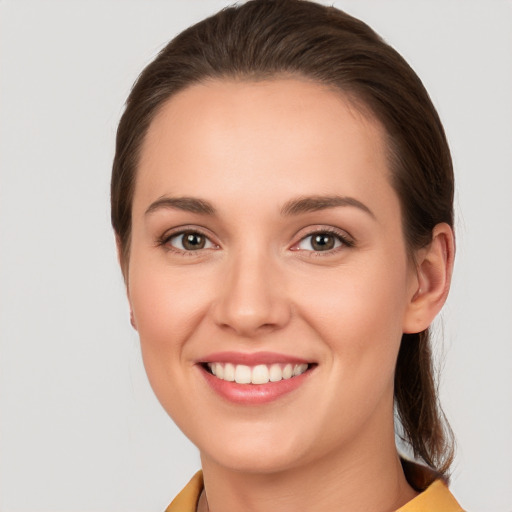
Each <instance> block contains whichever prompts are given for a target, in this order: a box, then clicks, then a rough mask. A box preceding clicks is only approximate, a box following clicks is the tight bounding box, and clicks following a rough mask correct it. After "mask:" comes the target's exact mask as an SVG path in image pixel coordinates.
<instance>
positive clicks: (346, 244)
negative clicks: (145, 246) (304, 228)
mask: <svg viewBox="0 0 512 512" xmlns="http://www.w3.org/2000/svg"><path fill="white" fill-rule="evenodd" d="M185 235H198V236H200V237H203V238H204V239H205V241H206V243H209V244H211V247H201V248H199V249H196V250H186V249H180V248H178V247H175V246H173V245H171V244H170V241H171V240H172V239H173V238H179V237H182V242H181V245H182V246H183V237H184V236H185ZM316 235H327V236H332V237H334V238H335V239H336V240H335V244H336V241H337V242H339V245H338V246H335V247H333V248H331V249H327V250H325V251H315V250H307V249H300V248H299V245H300V244H301V243H303V242H304V241H305V240H307V239H308V238H311V239H312V238H313V237H314V236H316ZM157 245H158V246H161V247H164V248H165V249H166V250H168V251H171V252H176V253H179V254H183V255H185V254H186V255H188V256H193V255H194V253H196V252H197V253H198V252H200V251H203V250H208V249H218V248H219V246H218V245H217V244H215V243H214V242H212V240H211V238H210V237H209V236H208V235H206V234H205V233H203V232H202V231H200V230H198V229H182V230H180V231H174V232H172V233H170V234H169V233H164V235H162V236H161V237H160V238H159V239H158V240H157ZM354 246H355V243H354V241H353V240H351V239H350V238H348V237H347V236H346V234H344V233H342V232H340V231H338V230H337V229H333V228H319V229H316V230H314V231H311V232H309V233H308V234H307V235H305V236H303V237H302V238H301V239H300V240H299V241H298V242H297V243H295V244H294V245H293V246H292V247H291V248H290V250H292V251H302V252H306V253H310V254H309V256H312V257H319V256H320V257H321V256H328V255H332V254H333V253H335V252H338V251H339V250H341V249H343V248H351V247H354Z"/></svg>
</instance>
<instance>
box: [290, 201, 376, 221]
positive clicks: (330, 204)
mask: <svg viewBox="0 0 512 512" xmlns="http://www.w3.org/2000/svg"><path fill="white" fill-rule="evenodd" d="M338 206H352V207H355V208H359V209H360V210H362V211H363V212H365V213H367V214H369V215H370V216H371V217H372V218H374V219H375V215H374V213H373V212H372V211H371V210H370V208H368V206H366V205H365V204H364V203H361V201H358V200H357V199H355V198H353V197H347V196H307V197H299V198H297V199H292V200H291V201H288V202H287V203H285V205H284V206H283V207H282V208H281V215H284V216H288V215H300V214H301V213H309V212H317V211H320V210H326V209H328V208H336V207H338Z"/></svg>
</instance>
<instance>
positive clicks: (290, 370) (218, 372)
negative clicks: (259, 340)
mask: <svg viewBox="0 0 512 512" xmlns="http://www.w3.org/2000/svg"><path fill="white" fill-rule="evenodd" d="M308 366H309V365H308V364H306V363H303V364H291V363H287V364H284V365H283V364H278V363H274V364H271V365H266V364H258V365H256V366H252V367H251V366H247V365H245V364H237V365H234V364H232V363H208V368H209V369H210V371H211V372H212V374H213V375H215V376H216V377H217V378H218V379H221V380H226V381H228V382H233V381H235V382H236V383H237V384H267V383H268V382H279V381H280V380H287V379H291V378H292V377H298V376H299V375H302V374H303V373H304V372H305V371H306V370H307V369H308Z"/></svg>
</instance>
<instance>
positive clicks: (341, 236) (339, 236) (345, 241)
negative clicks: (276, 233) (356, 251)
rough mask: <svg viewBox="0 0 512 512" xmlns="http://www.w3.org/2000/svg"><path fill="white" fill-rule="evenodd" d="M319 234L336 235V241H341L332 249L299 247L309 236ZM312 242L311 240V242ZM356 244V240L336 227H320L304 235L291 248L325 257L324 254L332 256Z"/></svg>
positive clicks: (311, 255) (312, 255)
mask: <svg viewBox="0 0 512 512" xmlns="http://www.w3.org/2000/svg"><path fill="white" fill-rule="evenodd" d="M317 235H327V236H332V237H334V238H335V239H336V240H335V243H336V241H338V242H339V245H338V246H337V247H336V246H335V247H333V248H331V249H327V250H325V251H315V250H307V249H299V248H298V246H299V245H300V244H301V243H303V242H304V241H305V240H307V239H308V238H310V239H313V237H314V236H317ZM311 243H312V242H310V244H311ZM354 246H355V242H354V241H353V240H352V239H351V238H349V237H348V236H347V235H346V234H345V233H344V232H341V231H339V230H337V229H334V228H318V229H315V230H314V231H311V232H309V233H308V234H307V235H305V236H303V237H302V238H301V239H300V240H299V241H298V242H297V243H296V244H294V245H293V246H292V247H291V250H293V251H303V252H306V253H309V254H308V256H310V257H314V258H318V257H324V256H331V255H332V254H335V253H337V252H338V251H340V250H342V249H346V248H351V247H354Z"/></svg>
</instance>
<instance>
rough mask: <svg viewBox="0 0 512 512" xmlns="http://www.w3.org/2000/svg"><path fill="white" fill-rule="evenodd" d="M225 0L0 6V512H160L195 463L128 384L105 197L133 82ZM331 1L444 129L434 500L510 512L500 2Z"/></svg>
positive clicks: (134, 348) (510, 13)
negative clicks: (382, 49) (402, 70)
mask: <svg viewBox="0 0 512 512" xmlns="http://www.w3.org/2000/svg"><path fill="white" fill-rule="evenodd" d="M226 4H227V2H224V1H221V0H217V1H213V0H207V1H204V0H203V1H199V0H194V1H189V2H185V1H169V0H168V1H156V0H152V1H147V0H145V1H143V0H138V1H130V0H125V1H122V0H117V1H116V0H111V1H101V2H99V1H87V2H85V1H77V0H75V1H49V0H46V1H44V2H43V1H36V0H33V1H28V0H17V1H16V0H11V1H6V0H4V1H0V59H1V60H0V66H1V67H0V91H1V96H0V115H1V117H0V122H1V126H0V144H1V146H0V165H1V175H0V336H1V338H0V343H1V345H0V457H1V459H0V464H1V465H0V511H2V512H13V511H27V512H28V511H30V512H42V511H51V512H59V511H66V512H78V511H80V512H85V511H117V510H119V511H120V510H123V511H126V512H139V511H140V512H142V511H150V510H154V511H159V510H163V509H164V508H165V506H166V505H167V504H168V502H169V501H170V499H171V498H172V497H173V496H174V494H175V493H176V492H177V491H178V490H179V489H180V488H181V487H182V486H183V485H184V484H185V483H186V481H187V480H188V478H189V477H190V476H191V475H192V474H193V472H194V471H195V470H196V469H197V468H198V467H199V457H198V455H197V453H196V450H195V448H194V447H193V446H191V445H190V444H189V442H188V441H187V440H186V439H185V438H184V437H183V436H182V434H181V433H180V432H179V431H178V430H177V428H176V427H175V426H174V425H173V423H172V422H171V421H170V420H169V419H168V418H167V417H166V415H165V413H164V412H163V411H162V410H161V409H160V406H159V405H158V403H157V401H156V399H155V398H154V397H153V395H152V392H151V390H150V389H149V386H148V384H147V381H146V377H145V374H144V370H143V367H142V364H141V359H140V354H139V347H138V341H137V337H136V334H135V333H134V332H132V330H131V327H130V325H129V321H128V307H127V304H126V301H125V297H124V288H123V283H122V279H121V275H120V272H119V270H118V268H117V264H116V257H115V252H114V241H113V236H112V232H111V229H110V226H109V206H108V189H109V173H110V165H111V161H112V156H113V146H114V135H115V129H116V123H117V121H118V119H119V116H120V114H121V112H122V105H123V102H124V99H125V98H126V95H127V93H128V91H129V88H130V86H131V84H132V82H133V80H134V79H135V78H136V76H137V74H138V73H139V71H140V70H141V69H142V67H143V66H144V65H145V64H146V63H148V62H149V60H150V59H151V58H152V57H153V56H154V55H155V53H156V52H157V51H158V50H159V49H160V48H161V47H162V45H163V44H164V43H165V42H166V41H167V40H168V39H169V38H170V37H171V36H173V35H174V34H175V33H177V32H178V31H179V30H181V29H183V28H185V27H186V26H188V25H189V24H191V23H192V22H194V21H197V20H199V19H200V18H202V17H203V16H204V15H206V14H209V13H213V12H214V11H216V10H217V9H218V8H219V7H221V6H223V5H226ZM335 5H337V6H339V7H342V8H345V9H346V10H347V11H348V12H350V13H352V14H354V15H356V16H360V17H362V18H363V19H364V20H365V21H366V22H368V23H369V24H370V25H372V26H373V27H374V28H375V29H376V30H377V31H378V32H380V33H381V34H382V35H383V36H384V37H385V38H386V39H387V40H388V41H389V42H390V43H391V44H393V45H394V46H395V47H396V48H397V49H398V50H399V51H400V52H401V53H402V54H403V55H404V56H405V58H406V59H407V60H408V61H409V62H410V63H411V65H412V66H413V67H414V68H415V69H416V71H417V72H418V74H419V75H420V76H421V77H422V79H423V80H424V83H425V85H426V87H427V89H428V90H429V91H430V93H431V95H432V98H433V100H434V103H435V104H436V106H437V107H438V109H439V111H440V114H441V117H442V119H443V121H444V123H445V127H446V130H447V133H448V137H449V139H450V141H451V146H452V149H453V156H454V162H455V167H456V174H457V186H458V192H457V203H456V211H457V236H458V254H457V262H456V271H455V276H454V283H453V289H452V294H451V297H450V299H449V302H448V304H447V305H446V307H445V309H444V313H443V315H442V316H443V318H442V322H440V323H438V324H437V327H436V331H437V332H438V333H439V334H440V336H438V338H439V341H438V345H437V347H436V350H437V354H438V356H439V359H440V361H441V363H442V366H443V373H442V380H441V398H442V401H443V404H444V407H445V410H446V413H447V415H448V417H449V419H450V420H451V423H452V426H453V429H454V430H455V433H456V435H457V439H458V456H457V459H456V462H455V466H454V474H453V479H452V489H453V491H454V493H455V494H456V496H457V497H458V499H459V501H460V502H461V503H462V505H464V506H465V507H466V508H467V509H469V510H472V511H483V512H485V511H489V512H491V511H493V512H495V511H506V512H510V511H512V462H511V461H512V439H511V438H512V434H511V433H512V334H511V332H512V321H511V318H512V291H511V290H512V271H511V266H512V265H511V262H512V236H511V235H512V229H511V224H512V222H511V220H512V202H511V199H510V198H511V193H512V178H511V174H512V173H511V168H512V167H511V164H512V122H511V119H512V100H511V91H512V58H511V57H512V30H511V29H512V4H511V3H510V2H507V1H497V0H493V1H483V0H482V1H478V2H474V1H468V0H466V1H457V0H448V1H447V0H443V1H441V0H435V1H432V0H429V1H425V2H421V1H416V0H406V1H389V0H388V1H386V2H382V1H375V2H370V1H363V0H352V1H339V2H335ZM441 338H442V339H443V340H444V341H443V342H441V341H440V340H441Z"/></svg>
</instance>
